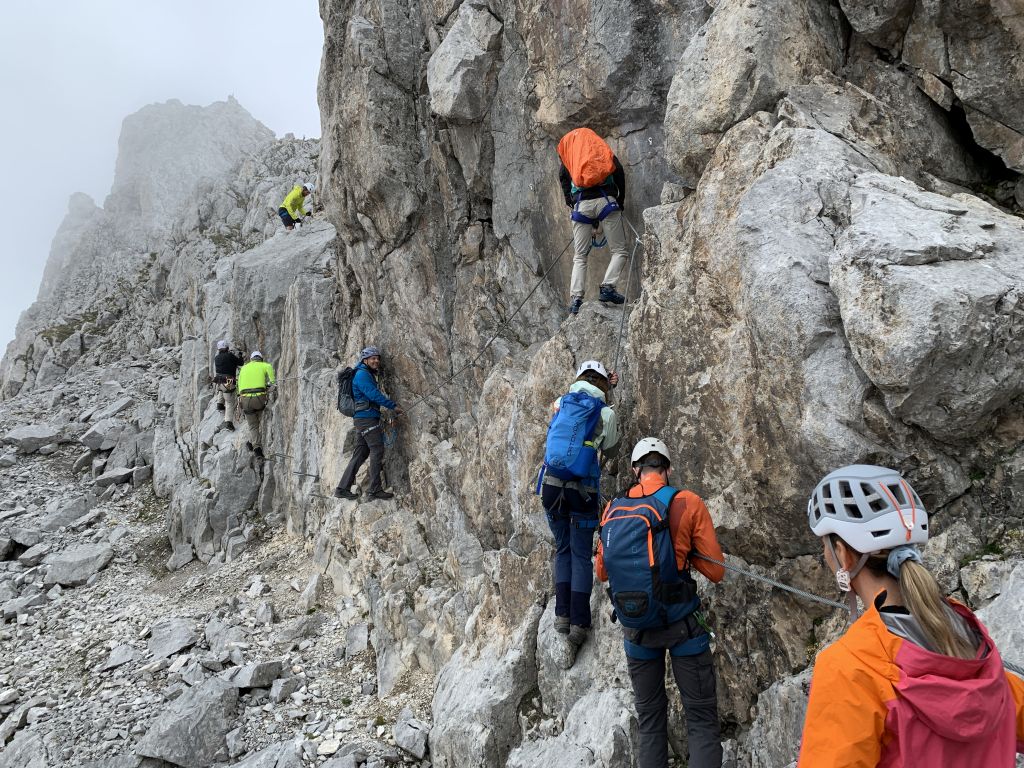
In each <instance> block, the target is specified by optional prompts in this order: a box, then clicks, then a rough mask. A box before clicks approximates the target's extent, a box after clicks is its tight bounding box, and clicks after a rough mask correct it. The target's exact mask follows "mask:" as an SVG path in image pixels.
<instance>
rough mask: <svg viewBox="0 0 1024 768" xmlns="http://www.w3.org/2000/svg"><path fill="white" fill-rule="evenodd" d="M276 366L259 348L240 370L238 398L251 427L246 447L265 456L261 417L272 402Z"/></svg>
mask: <svg viewBox="0 0 1024 768" xmlns="http://www.w3.org/2000/svg"><path fill="white" fill-rule="evenodd" d="M274 383H275V380H274V366H272V365H271V364H270V363H267V362H264V360H263V354H262V353H261V352H260V351H259V350H258V349H257V350H256V351H255V352H253V353H252V354H251V355H249V362H248V363H246V364H245V365H243V366H242V370H240V371H239V372H238V399H239V401H240V402H241V404H242V413H244V414H245V424H246V426H247V427H248V428H249V434H248V437H249V439H248V440H247V441H246V443H245V445H246V447H247V448H248V449H249V450H250V451H252V452H253V453H255V454H256V455H257V456H259V457H260V458H261V459H262V458H263V445H262V440H261V437H260V419H261V418H262V416H263V411H264V410H265V409H266V407H267V405H268V403H269V402H270V396H271V394H272V392H273V387H274Z"/></svg>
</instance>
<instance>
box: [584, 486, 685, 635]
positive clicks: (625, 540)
mask: <svg viewBox="0 0 1024 768" xmlns="http://www.w3.org/2000/svg"><path fill="white" fill-rule="evenodd" d="M676 493H678V491H676V489H675V488H672V487H670V486H667V485H666V486H665V487H663V488H661V489H659V490H658V492H657V493H655V494H654V495H653V496H644V497H643V498H638V499H631V498H627V497H623V498H618V499H614V500H613V501H611V502H610V503H609V504H608V507H607V508H606V509H605V512H604V515H602V517H601V549H602V552H603V556H604V567H605V571H607V573H608V596H609V597H611V600H612V607H613V608H614V610H615V616H616V618H617V619H618V620H619V621H620V622H621V623H622V626H624V627H629V628H630V629H652V628H655V627H666V626H668V625H669V624H674V623H675V622H677V621H680V620H681V619H683V618H685V617H686V616H688V615H689V614H691V613H693V611H695V610H696V609H697V608H698V606H699V605H700V599H699V598H698V597H697V584H696V582H694V580H693V577H692V576H691V575H690V573H689V571H687V570H683V571H680V570H679V568H678V567H677V566H676V550H675V547H674V546H673V543H672V532H671V530H670V528H669V506H670V505H671V504H672V499H673V498H674V497H675V495H676Z"/></svg>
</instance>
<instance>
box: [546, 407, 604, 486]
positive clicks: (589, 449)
mask: <svg viewBox="0 0 1024 768" xmlns="http://www.w3.org/2000/svg"><path fill="white" fill-rule="evenodd" d="M604 405H605V404H604V401H603V400H601V399H600V398H597V397H594V396H593V395H588V394H587V393H586V392H569V393H568V394H566V395H564V396H563V397H562V404H561V405H560V406H559V409H558V413H556V414H555V416H554V418H553V419H551V423H550V424H549V425H548V437H547V442H546V443H545V446H544V472H545V473H547V474H550V475H551V476H553V477H557V478H558V479H559V480H566V481H569V480H585V479H591V478H593V479H595V480H596V479H597V477H598V476H599V475H600V466H599V465H598V462H597V448H596V447H595V446H594V443H593V441H592V440H591V438H592V437H593V435H594V432H595V430H596V429H597V423H598V421H600V419H601V409H602V408H604Z"/></svg>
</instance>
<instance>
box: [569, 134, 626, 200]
mask: <svg viewBox="0 0 1024 768" xmlns="http://www.w3.org/2000/svg"><path fill="white" fill-rule="evenodd" d="M558 156H559V157H560V158H561V159H562V165H564V166H565V167H566V170H568V171H569V176H570V177H572V183H573V184H575V185H576V187H578V188H580V189H586V188H587V187H596V186H599V185H601V184H603V183H604V182H605V181H606V180H607V179H608V177H609V176H611V175H612V174H613V173H614V172H615V154H614V153H613V152H612V148H611V147H609V146H608V145H607V144H606V143H605V141H604V139H602V138H601V137H600V136H598V135H597V134H596V133H594V132H593V131H592V130H590V129H589V128H577V129H575V130H572V131H569V132H568V133H567V134H565V136H563V137H562V140H561V141H559V142H558Z"/></svg>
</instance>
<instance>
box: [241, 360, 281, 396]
mask: <svg viewBox="0 0 1024 768" xmlns="http://www.w3.org/2000/svg"><path fill="white" fill-rule="evenodd" d="M273 383H274V366H272V365H271V364H270V363H267V362H265V361H263V360H250V361H249V362H248V363H246V364H245V365H243V366H242V369H241V370H240V371H239V372H238V385H237V387H238V394H240V395H244V394H250V395H252V394H262V393H264V392H266V391H267V387H268V386H269V385H271V384H273Z"/></svg>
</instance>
